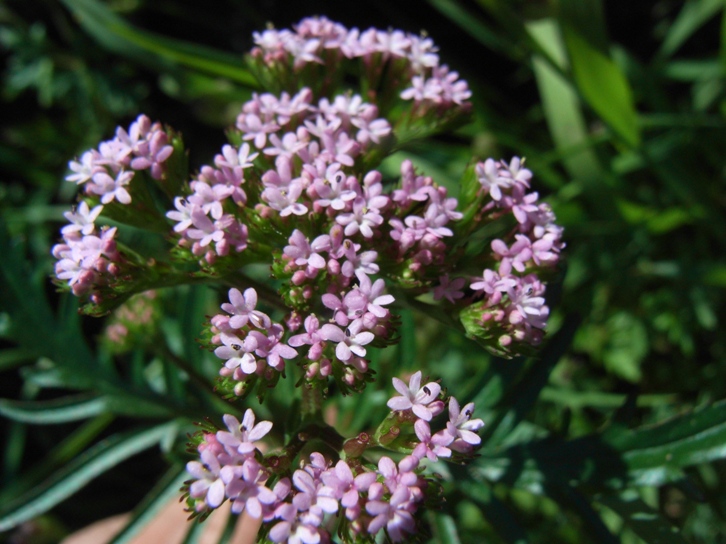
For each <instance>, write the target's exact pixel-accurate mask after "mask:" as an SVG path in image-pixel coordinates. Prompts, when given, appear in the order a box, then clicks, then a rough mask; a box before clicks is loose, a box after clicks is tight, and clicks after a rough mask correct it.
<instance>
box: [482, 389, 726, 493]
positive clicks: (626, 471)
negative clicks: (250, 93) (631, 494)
mask: <svg viewBox="0 0 726 544" xmlns="http://www.w3.org/2000/svg"><path fill="white" fill-rule="evenodd" d="M480 453H481V458H480V459H478V460H477V461H476V462H475V463H474V465H473V466H472V468H471V475H472V477H473V478H474V479H475V480H479V481H482V480H489V481H504V482H507V483H508V484H509V485H513V486H516V487H522V488H525V489H528V490H529V491H531V492H533V493H542V492H543V486H544V484H545V483H549V484H552V483H553V482H560V483H561V485H566V484H567V485H573V486H585V487H586V488H588V489H592V490H600V491H605V490H610V491H611V490H621V489H624V488H625V487H628V486H659V485H663V484H665V483H668V482H673V481H677V480H681V479H682V478H683V469H684V468H686V467H689V466H692V465H696V464H700V463H705V462H708V461H713V460H716V459H725V458H726V401H721V402H719V403H716V404H714V405H711V406H708V407H705V408H703V409H701V410H698V411H695V412H693V413H690V414H686V415H682V416H680V417H677V418H675V419H672V420H670V421H667V422H663V423H661V424H660V425H656V426H652V427H646V428H639V429H633V430H629V429H625V428H623V427H621V426H615V425H614V426H612V427H610V428H609V429H607V430H606V431H605V432H603V433H597V434H591V435H588V436H584V437H582V438H578V439H575V440H562V439H559V438H555V437H549V438H546V439H543V440H539V441H532V442H529V443H527V444H522V445H515V446H512V447H510V448H508V449H507V450H505V451H503V452H499V451H495V450H493V449H488V448H487V449H482V450H481V452H480Z"/></svg>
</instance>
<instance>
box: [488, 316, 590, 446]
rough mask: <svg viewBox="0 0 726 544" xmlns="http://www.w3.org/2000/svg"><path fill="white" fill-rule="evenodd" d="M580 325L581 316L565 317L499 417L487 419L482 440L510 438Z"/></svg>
mask: <svg viewBox="0 0 726 544" xmlns="http://www.w3.org/2000/svg"><path fill="white" fill-rule="evenodd" d="M578 325H579V319H578V318H576V317H574V316H568V317H567V318H566V320H565V322H564V323H563V325H562V327H561V328H560V330H559V331H557V333H556V334H555V335H554V336H553V337H552V338H550V339H549V341H548V342H547V344H546V345H545V347H544V348H543V349H542V352H541V358H540V359H537V360H534V361H532V363H531V366H530V368H529V370H528V371H527V372H526V374H525V375H524V376H523V377H522V379H521V380H519V381H518V382H517V383H516V384H515V385H514V386H513V387H512V388H511V389H510V390H509V391H508V392H507V393H506V395H505V396H504V398H503V399H502V402H501V404H500V412H499V414H498V415H497V418H496V419H495V420H494V421H491V422H487V426H486V427H485V428H484V429H485V430H484V432H482V433H481V437H482V443H487V442H491V444H490V445H494V444H500V443H502V442H503V441H504V440H507V439H508V438H510V436H509V435H510V433H511V431H512V430H513V429H514V428H515V427H516V426H517V425H519V423H520V422H522V420H524V418H525V417H526V416H527V414H528V413H529V412H530V410H531V409H532V408H533V407H534V405H535V403H536V402H537V397H538V396H539V394H540V392H541V391H542V389H543V388H544V386H545V385H546V384H547V382H548V381H549V377H550V373H551V372H552V369H553V368H554V367H555V365H556V364H557V362H558V361H559V360H560V357H562V355H563V354H564V353H565V351H566V350H567V348H569V346H570V344H571V342H572V338H573V337H574V334H575V331H576V330H577V327H578Z"/></svg>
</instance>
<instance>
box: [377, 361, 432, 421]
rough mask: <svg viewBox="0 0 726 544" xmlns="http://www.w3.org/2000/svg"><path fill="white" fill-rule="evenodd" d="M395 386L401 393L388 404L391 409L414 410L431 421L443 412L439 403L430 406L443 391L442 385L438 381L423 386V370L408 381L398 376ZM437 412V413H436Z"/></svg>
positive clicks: (395, 379) (394, 381)
mask: <svg viewBox="0 0 726 544" xmlns="http://www.w3.org/2000/svg"><path fill="white" fill-rule="evenodd" d="M393 387H394V388H395V389H396V391H398V392H399V393H400V394H401V395H400V396H395V397H392V398H391V399H390V400H389V401H388V403H387V404H386V405H387V406H388V407H389V408H390V409H391V410H409V409H410V410H413V413H414V414H416V415H417V416H418V417H420V418H421V419H425V420H426V421H431V419H432V418H433V417H434V416H435V415H438V414H439V413H441V410H440V409H439V407H438V405H437V404H433V406H431V407H430V406H429V405H431V404H432V403H434V401H435V400H436V398H437V397H438V396H439V393H440V392H441V386H440V385H439V384H438V383H436V382H429V383H427V384H426V385H424V386H423V387H421V371H420V370H419V371H418V372H416V373H415V374H414V375H413V376H411V379H410V380H409V382H408V385H406V384H405V383H403V381H402V380H399V379H398V378H393ZM434 412H435V413H434Z"/></svg>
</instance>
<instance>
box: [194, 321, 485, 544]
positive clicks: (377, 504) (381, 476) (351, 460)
mask: <svg viewBox="0 0 726 544" xmlns="http://www.w3.org/2000/svg"><path fill="white" fill-rule="evenodd" d="M258 317H259V316H258ZM249 318H250V319H252V316H251V315H249ZM420 383H421V372H417V373H415V374H414V375H413V376H412V377H411V379H410V381H409V384H408V386H407V385H406V384H404V382H402V381H401V380H399V379H398V378H394V380H393V384H394V387H395V388H396V390H397V391H398V392H399V393H401V396H395V397H393V398H391V399H390V400H389V401H388V406H389V407H390V408H392V410H393V412H391V414H390V416H389V417H388V418H387V419H386V420H385V421H384V422H383V423H382V424H381V427H380V428H379V430H378V431H377V433H376V436H375V437H370V436H368V435H367V434H366V433H361V435H359V436H358V437H356V438H354V439H351V440H349V441H347V442H346V443H345V445H344V446H343V448H342V449H343V450H344V451H345V452H346V453H347V455H346V457H345V458H340V459H338V460H337V461H336V460H334V459H331V458H330V457H329V456H328V457H326V456H325V455H323V454H322V453H321V452H318V451H314V452H312V453H310V454H309V455H308V456H307V457H304V456H301V457H302V458H301V460H300V468H299V469H297V470H294V471H292V470H291V469H290V468H288V467H289V466H290V465H291V463H292V460H293V459H294V458H295V457H296V456H298V451H299V449H301V448H300V446H301V444H291V445H290V446H288V447H287V448H286V449H285V450H283V452H282V453H281V454H278V453H273V454H269V455H267V456H265V455H263V454H262V452H261V451H260V449H259V448H258V446H257V444H256V442H257V441H259V440H260V439H262V438H263V437H264V436H265V435H267V434H268V432H269V431H270V430H271V428H272V423H271V422H269V421H262V422H259V423H255V416H254V414H253V412H252V410H249V409H248V410H247V411H246V413H245V415H244V418H243V420H242V422H241V423H240V422H239V420H237V419H236V418H235V417H233V416H231V415H225V416H224V423H225V425H226V427H227V429H226V430H217V431H216V432H213V429H207V430H204V431H200V432H198V433H197V434H196V435H195V436H194V437H193V438H194V447H195V448H196V450H197V452H198V454H199V458H200V461H190V462H189V463H188V464H187V471H188V472H189V473H190V474H191V476H192V480H189V481H188V482H187V483H186V485H185V491H186V493H187V495H188V498H187V504H188V506H189V509H190V510H191V511H193V512H194V513H195V514H197V515H205V514H206V513H208V512H209V511H210V510H212V509H215V508H217V507H219V506H220V505H221V504H222V502H224V501H225V500H229V501H230V502H231V505H232V506H231V507H232V511H233V512H235V513H241V512H242V511H246V512H247V513H248V514H249V515H250V516H252V517H254V518H257V519H262V521H263V522H264V524H265V525H264V526H263V531H265V532H267V536H268V538H269V539H270V540H271V541H273V542H303V543H309V544H315V543H317V542H328V541H330V534H329V533H328V529H327V528H326V527H328V526H329V524H328V523H326V522H325V521H326V518H330V517H333V516H339V517H340V524H339V525H338V527H339V530H340V531H341V532H342V533H344V534H347V535H348V536H349V538H367V537H368V536H369V537H374V536H375V535H376V534H377V533H379V532H380V531H381V530H385V531H386V533H387V534H388V536H389V537H390V538H391V539H392V540H393V541H394V542H400V541H402V540H404V539H405V538H406V535H408V534H413V533H415V532H416V531H417V528H418V520H417V517H416V513H417V512H418V511H419V508H420V507H421V505H422V504H424V503H425V502H432V501H436V500H437V495H438V486H437V485H436V481H435V478H433V477H432V476H429V475H426V474H425V463H424V462H423V461H424V459H425V458H428V459H430V460H433V461H435V460H437V458H438V457H450V456H451V455H452V450H455V451H456V452H461V453H462V454H470V453H471V452H472V451H473V448H474V446H475V445H477V444H479V442H480V438H479V436H478V435H477V434H476V431H478V430H479V429H480V428H481V427H482V426H483V422H482V421H481V420H480V419H471V416H472V412H473V410H474V405H473V403H470V404H467V405H466V406H465V407H464V409H463V410H460V409H459V403H458V401H457V400H456V399H455V398H454V397H451V398H450V399H449V421H447V422H446V426H445V427H444V428H443V429H442V430H441V431H439V432H437V433H435V434H434V435H433V436H432V435H431V430H430V427H429V422H430V421H431V419H432V418H433V417H434V416H435V415H438V414H440V413H441V412H442V411H443V409H444V402H443V401H442V400H441V399H440V398H439V397H440V392H441V387H440V385H439V384H438V383H436V382H431V383H428V384H426V385H424V386H423V387H420ZM413 421H415V423H413ZM411 427H413V428H414V429H415V436H414V435H413V434H412V432H411ZM402 429H403V431H402ZM406 429H407V430H406ZM302 434H303V435H304V434H305V433H302ZM391 435H395V436H396V440H395V441H387V440H385V438H386V437H388V436H391ZM376 437H378V438H376ZM376 445H380V446H384V447H387V448H388V449H391V450H394V451H400V452H403V453H404V454H405V453H406V452H407V453H408V454H407V455H405V456H404V457H403V458H402V459H401V460H400V461H398V463H396V462H395V461H394V460H393V459H392V458H391V457H389V456H385V455H384V456H382V457H380V458H379V459H378V461H377V463H376V462H373V461H369V460H368V459H367V458H366V457H365V456H364V452H365V450H366V449H367V448H369V447H372V446H376Z"/></svg>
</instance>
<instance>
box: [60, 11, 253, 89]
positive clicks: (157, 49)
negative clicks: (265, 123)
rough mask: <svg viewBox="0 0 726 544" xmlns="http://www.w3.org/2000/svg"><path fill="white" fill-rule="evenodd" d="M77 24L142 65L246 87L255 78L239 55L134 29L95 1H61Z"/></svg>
mask: <svg viewBox="0 0 726 544" xmlns="http://www.w3.org/2000/svg"><path fill="white" fill-rule="evenodd" d="M63 4H65V6H66V7H67V8H68V9H69V10H70V11H71V13H73V14H74V15H75V16H76V18H77V20H78V22H79V23H80V25H81V26H82V27H83V28H84V29H85V30H86V32H88V33H89V34H90V35H91V36H93V38H95V39H96V41H98V43H100V44H101V45H102V46H103V47H105V48H107V49H109V50H110V51H113V52H114V53H117V54H119V55H123V56H126V57H132V58H134V59H136V60H137V61H140V62H143V63H145V64H152V65H155V66H156V67H158V66H159V65H161V66H162V67H166V68H169V67H172V66H174V65H175V64H179V65H182V66H186V67H189V68H193V69H195V70H199V71H201V72H205V73H207V74H211V75H216V76H219V77H224V78H227V79H230V80H232V81H236V82H237V83H241V84H242V85H244V86H246V87H249V88H257V86H258V83H257V80H256V79H255V78H254V76H252V74H251V73H250V72H249V71H248V70H247V69H245V68H244V63H243V60H242V57H241V56H236V55H231V54H228V53H223V52H221V51H217V50H215V49H212V48H209V47H202V46H200V45H196V44H192V43H189V42H184V41H182V40H176V39H172V38H167V37H164V36H160V35H158V34H154V33H152V32H146V31H143V30H140V29H138V28H135V27H134V26H132V25H130V24H129V23H127V22H126V21H124V20H123V19H122V18H121V17H119V16H117V15H116V14H115V13H113V12H112V11H111V10H109V9H108V8H107V7H106V6H105V5H104V4H102V3H100V2H97V1H96V0H63Z"/></svg>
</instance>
